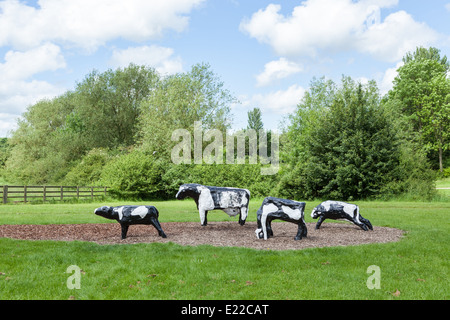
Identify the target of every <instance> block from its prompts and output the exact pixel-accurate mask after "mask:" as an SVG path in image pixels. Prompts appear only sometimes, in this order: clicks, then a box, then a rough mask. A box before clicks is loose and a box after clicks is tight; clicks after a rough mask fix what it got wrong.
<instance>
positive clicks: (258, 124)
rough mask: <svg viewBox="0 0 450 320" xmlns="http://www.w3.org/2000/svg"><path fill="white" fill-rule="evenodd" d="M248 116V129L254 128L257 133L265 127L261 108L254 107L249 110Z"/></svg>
mask: <svg viewBox="0 0 450 320" xmlns="http://www.w3.org/2000/svg"><path fill="white" fill-rule="evenodd" d="M247 116H248V120H247V129H253V130H255V131H256V132H257V133H259V130H261V129H263V127H264V124H263V122H262V119H261V109H259V108H253V110H250V111H248V112H247Z"/></svg>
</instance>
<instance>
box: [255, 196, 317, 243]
mask: <svg viewBox="0 0 450 320" xmlns="http://www.w3.org/2000/svg"><path fill="white" fill-rule="evenodd" d="M305 205H306V204H305V203H304V202H298V201H293V200H287V199H280V198H274V197H267V198H265V199H264V200H263V203H262V204H261V207H260V208H259V209H258V211H257V212H256V215H257V223H258V229H256V230H255V233H256V237H257V238H258V239H262V238H264V240H267V239H268V238H269V237H271V236H273V231H272V226H271V222H272V220H274V219H280V220H284V221H288V222H293V223H295V224H297V225H298V231H297V235H296V236H295V238H294V240H301V239H302V238H303V237H306V236H307V233H308V231H307V228H306V223H305V215H304V213H305Z"/></svg>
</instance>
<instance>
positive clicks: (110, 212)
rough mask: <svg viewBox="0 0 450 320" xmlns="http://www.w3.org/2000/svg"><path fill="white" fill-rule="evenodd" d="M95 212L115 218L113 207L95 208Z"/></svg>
mask: <svg viewBox="0 0 450 320" xmlns="http://www.w3.org/2000/svg"><path fill="white" fill-rule="evenodd" d="M94 213H95V214H96V215H98V216H101V217H103V218H106V219H114V217H113V216H114V215H113V207H108V206H103V207H100V208H97V209H95V210H94Z"/></svg>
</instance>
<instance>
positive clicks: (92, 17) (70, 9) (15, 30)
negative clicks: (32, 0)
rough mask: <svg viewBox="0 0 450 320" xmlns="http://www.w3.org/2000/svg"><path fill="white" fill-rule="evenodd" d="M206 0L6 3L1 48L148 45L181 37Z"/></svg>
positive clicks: (1, 5)
mask: <svg viewBox="0 0 450 320" xmlns="http://www.w3.org/2000/svg"><path fill="white" fill-rule="evenodd" d="M203 1H205V0H165V1H159V0H152V1H149V0H129V1H122V0H96V1H91V0H77V1H72V0H39V1H38V5H39V7H38V8H35V7H31V6H28V5H26V3H24V2H21V1H19V0H5V1H2V2H0V30H2V32H1V33H0V46H4V45H10V46H13V47H14V48H19V49H27V48H30V47H35V46H38V45H40V44H42V43H44V42H48V41H50V42H56V43H60V44H65V45H69V46H75V47H81V48H84V49H87V50H90V51H95V50H96V49H97V48H98V46H101V45H103V44H105V43H106V42H107V41H109V40H113V39H117V38H123V39H127V40H131V41H145V40H149V39H154V38H158V37H160V36H161V35H162V34H163V32H164V31H166V30H173V31H176V32H181V31H183V30H185V28H186V27H187V25H188V22H189V17H188V16H187V15H186V14H188V13H189V12H190V11H191V10H192V9H193V8H194V7H196V6H198V5H199V4H200V3H202V2H203Z"/></svg>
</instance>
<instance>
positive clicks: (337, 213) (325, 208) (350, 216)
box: [311, 200, 373, 231]
mask: <svg viewBox="0 0 450 320" xmlns="http://www.w3.org/2000/svg"><path fill="white" fill-rule="evenodd" d="M311 218H313V219H317V218H319V221H317V224H316V229H319V228H320V225H321V224H322V222H324V220H325V219H334V220H338V219H344V220H347V221H350V222H353V223H354V224H356V225H357V226H359V227H360V228H361V229H363V230H364V231H368V229H370V230H373V227H372V224H371V223H370V221H369V220H367V219H364V218H363V217H362V216H361V214H360V213H359V207H358V206H357V205H355V204H350V203H346V202H342V201H331V200H328V201H324V202H322V203H321V204H319V205H318V206H317V207H315V208H314V209H313V211H312V212H311Z"/></svg>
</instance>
